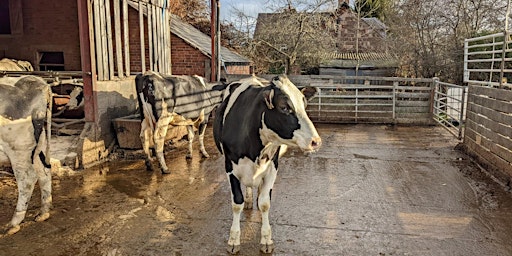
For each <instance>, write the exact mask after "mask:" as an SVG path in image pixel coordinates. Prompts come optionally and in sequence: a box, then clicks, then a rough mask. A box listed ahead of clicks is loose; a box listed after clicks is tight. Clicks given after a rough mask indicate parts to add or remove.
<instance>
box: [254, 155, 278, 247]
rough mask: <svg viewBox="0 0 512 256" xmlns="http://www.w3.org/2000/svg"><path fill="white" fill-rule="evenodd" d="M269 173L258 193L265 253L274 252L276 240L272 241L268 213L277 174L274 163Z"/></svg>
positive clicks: (262, 245)
mask: <svg viewBox="0 0 512 256" xmlns="http://www.w3.org/2000/svg"><path fill="white" fill-rule="evenodd" d="M268 168H270V170H269V172H268V174H267V175H266V176H265V177H264V179H263V181H262V183H261V185H260V188H259V193H258V208H259V210H260V212H261V242H260V244H261V248H260V250H261V251H262V252H264V253H272V251H273V250H274V242H273V241H272V229H271V227H270V221H269V219H268V214H269V210H270V197H271V193H272V187H273V186H274V182H275V180H276V176H277V169H276V168H275V166H274V164H270V166H269V167H268Z"/></svg>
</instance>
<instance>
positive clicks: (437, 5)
mask: <svg viewBox="0 0 512 256" xmlns="http://www.w3.org/2000/svg"><path fill="white" fill-rule="evenodd" d="M505 7H506V0H397V1H394V4H393V5H391V8H390V9H389V10H388V12H387V13H386V19H385V22H386V24H387V25H388V26H389V28H390V32H391V34H392V37H393V39H394V40H393V41H394V47H393V48H392V49H393V50H394V52H395V54H396V55H397V56H400V58H401V75H402V76H415V77H434V76H437V77H440V78H441V79H443V80H445V81H450V82H457V83H461V82H462V65H463V44H464V39H465V38H469V37H472V36H475V35H478V34H479V33H486V32H487V33H490V32H494V31H496V30H502V28H503V21H504V15H505V13H504V10H505Z"/></svg>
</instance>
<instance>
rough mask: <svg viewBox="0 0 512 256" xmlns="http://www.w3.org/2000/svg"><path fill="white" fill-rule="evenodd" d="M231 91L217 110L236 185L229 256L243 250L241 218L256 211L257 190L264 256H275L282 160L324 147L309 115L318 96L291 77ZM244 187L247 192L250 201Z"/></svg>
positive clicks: (218, 135) (241, 84)
mask: <svg viewBox="0 0 512 256" xmlns="http://www.w3.org/2000/svg"><path fill="white" fill-rule="evenodd" d="M310 89H312V90H310ZM226 90H229V91H228V92H226V93H225V96H224V100H223V102H222V103H221V105H220V106H219V107H218V109H217V110H216V114H215V120H214V124H213V125H214V126H213V134H214V138H215V143H216V145H217V148H218V149H219V151H220V152H221V153H222V154H223V155H224V158H225V167H226V173H227V177H228V180H229V183H230V185H231V195H232V198H231V199H232V210H233V223H232V226H231V230H230V233H229V240H228V251H229V252H231V253H237V252H238V251H239V250H240V214H241V211H242V209H244V207H245V208H246V209H251V208H252V206H253V197H252V191H253V189H254V188H257V189H258V202H257V205H258V208H259V210H260V211H261V218H262V221H261V222H262V226H261V241H260V243H261V246H262V247H261V251H262V252H265V253H270V252H272V251H273V249H274V245H273V241H272V231H271V228H270V223H269V218H268V214H269V208H270V196H271V192H272V187H273V185H274V181H275V179H276V175H277V168H278V159H279V156H280V154H281V153H284V152H283V149H284V148H286V147H287V146H291V147H298V148H300V149H301V150H303V151H305V152H313V151H316V150H318V149H319V147H320V145H321V143H322V140H321V138H320V136H319V135H318V133H317V131H316V129H315V127H314V125H313V123H312V122H311V120H310V119H309V117H308V116H307V114H306V110H305V106H306V102H307V99H308V98H310V97H312V96H313V95H314V94H315V93H316V90H315V89H314V88H308V89H304V90H303V91H302V92H301V91H299V90H298V89H297V87H295V85H294V84H293V83H292V82H291V81H290V80H289V79H288V78H287V77H286V76H278V77H275V78H274V79H273V80H272V81H270V82H266V83H262V82H261V80H260V79H258V78H256V77H254V76H253V77H251V78H247V79H243V80H240V81H238V82H233V83H230V84H229V85H228V88H227V89H226ZM241 185H244V186H245V187H246V193H245V197H244V194H243V192H242V187H241Z"/></svg>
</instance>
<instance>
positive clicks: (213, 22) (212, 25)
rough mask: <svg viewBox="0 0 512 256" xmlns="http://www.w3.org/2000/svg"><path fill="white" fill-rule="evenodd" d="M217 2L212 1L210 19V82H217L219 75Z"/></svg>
mask: <svg viewBox="0 0 512 256" xmlns="http://www.w3.org/2000/svg"><path fill="white" fill-rule="evenodd" d="M217 1H218V0H211V4H210V9H211V17H210V37H211V50H212V52H211V54H210V60H211V61H210V70H211V72H210V81H211V82H213V81H216V80H217V79H216V74H217V71H216V69H217V60H216V56H217V51H216V49H215V48H216V47H215V45H216V43H215V37H216V30H217V29H216V23H217Z"/></svg>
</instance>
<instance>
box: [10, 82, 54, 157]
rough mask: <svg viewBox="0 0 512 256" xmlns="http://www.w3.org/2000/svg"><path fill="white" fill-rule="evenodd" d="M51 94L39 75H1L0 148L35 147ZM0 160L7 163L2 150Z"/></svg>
mask: <svg viewBox="0 0 512 256" xmlns="http://www.w3.org/2000/svg"><path fill="white" fill-rule="evenodd" d="M50 97H51V93H50V88H49V85H48V84H47V83H46V82H45V81H44V80H43V79H41V78H39V77H35V76H26V77H21V78H15V79H13V78H9V79H4V78H2V79H0V151H2V152H6V151H7V150H12V149H13V148H16V149H17V150H23V149H27V150H30V151H32V150H34V147H35V145H36V144H37V141H38V139H39V137H40V135H41V133H42V132H43V130H44V125H45V120H46V118H47V114H48V113H49V111H48V109H47V108H48V102H49V101H50ZM0 161H1V162H2V163H3V165H6V162H7V160H6V157H5V155H4V154H2V156H0Z"/></svg>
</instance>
